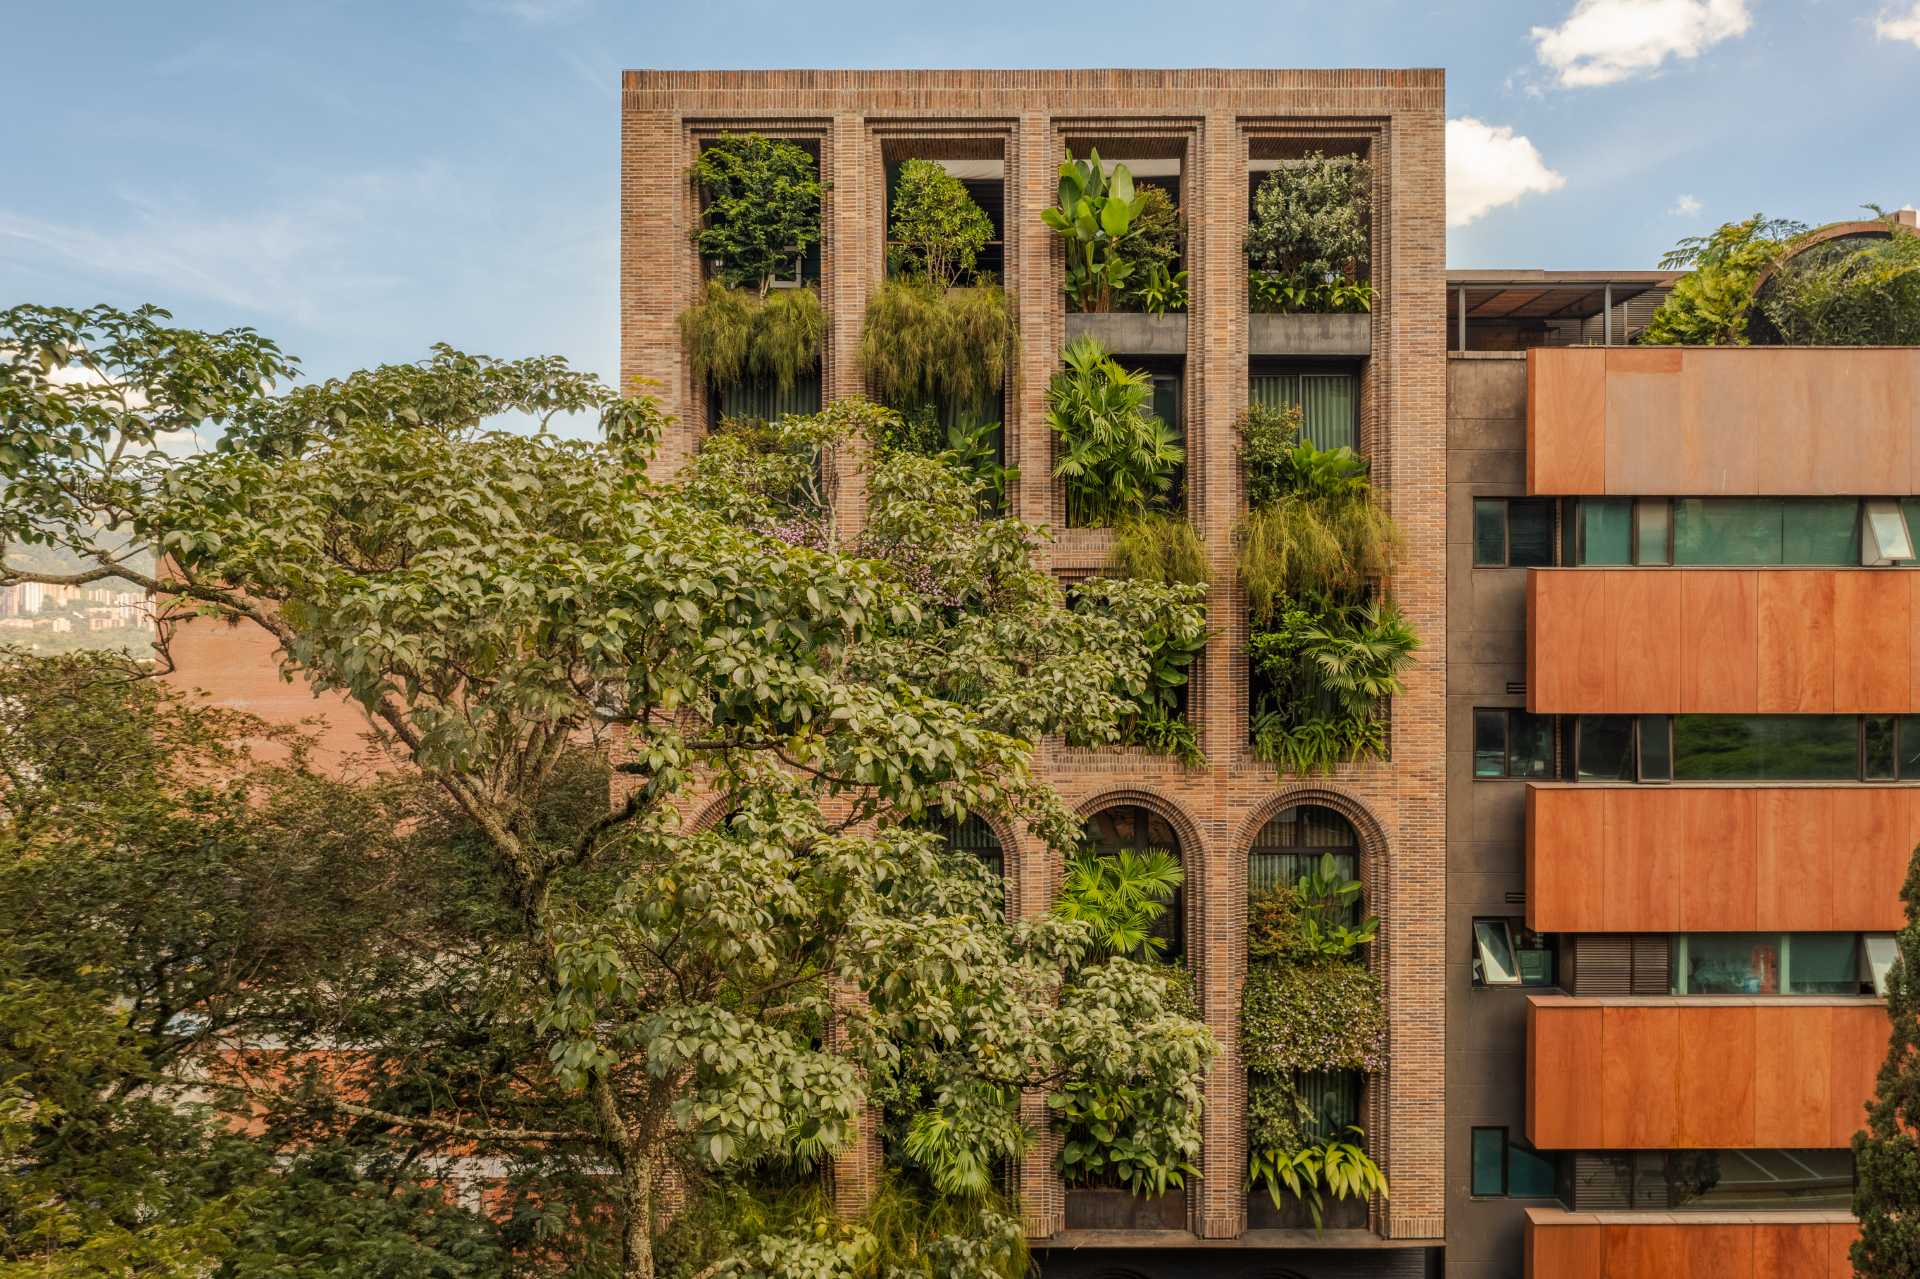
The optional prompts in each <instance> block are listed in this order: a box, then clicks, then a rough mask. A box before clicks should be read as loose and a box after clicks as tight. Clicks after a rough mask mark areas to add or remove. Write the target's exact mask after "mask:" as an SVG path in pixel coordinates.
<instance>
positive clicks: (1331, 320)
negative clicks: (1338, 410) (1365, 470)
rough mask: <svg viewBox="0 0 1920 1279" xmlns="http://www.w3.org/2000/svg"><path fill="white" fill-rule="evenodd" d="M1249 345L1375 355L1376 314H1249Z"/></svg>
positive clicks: (1259, 349)
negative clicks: (1374, 322) (1374, 315)
mask: <svg viewBox="0 0 1920 1279" xmlns="http://www.w3.org/2000/svg"><path fill="white" fill-rule="evenodd" d="M1068 319H1069V320H1071V319H1072V317H1071V316H1069V317H1068ZM1069 331H1071V330H1069ZM1247 349H1248V351H1249V352H1250V353H1251V354H1253V355H1371V354H1372V353H1373V317H1372V316H1371V315H1364V314H1362V315H1313V314H1305V313H1302V314H1295V315H1265V314H1254V315H1249V316H1248V317H1247Z"/></svg>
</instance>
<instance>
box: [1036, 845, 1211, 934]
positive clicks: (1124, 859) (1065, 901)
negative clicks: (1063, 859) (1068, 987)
mask: <svg viewBox="0 0 1920 1279" xmlns="http://www.w3.org/2000/svg"><path fill="white" fill-rule="evenodd" d="M1184 879H1185V875H1184V874H1183V872H1182V871H1181V869H1180V861H1179V859H1178V858H1176V857H1175V856H1174V855H1173V854H1172V853H1170V852H1168V851H1167V850H1166V849H1164V848H1148V849H1133V848H1123V849H1120V850H1119V851H1118V852H1114V853H1104V854H1103V853H1095V852H1079V853H1075V854H1074V855H1073V856H1072V857H1070V858H1068V859H1067V874H1066V879H1065V881H1064V882H1063V883H1062V885H1061V888H1060V897H1059V900H1057V901H1056V902H1055V903H1054V906H1053V913H1054V914H1055V915H1056V916H1057V917H1059V918H1061V919H1067V920H1072V921H1074V922H1075V923H1082V924H1086V925H1088V926H1089V927H1090V928H1091V929H1092V936H1093V948H1094V953H1095V954H1097V955H1101V956H1104V957H1107V958H1119V959H1152V958H1157V957H1158V956H1159V955H1160V954H1161V953H1162V952H1163V951H1164V950H1165V949H1166V945H1167V943H1166V940H1165V939H1164V938H1161V937H1158V936H1156V935H1155V933H1154V928H1155V926H1156V925H1157V924H1158V923H1159V922H1160V917H1161V916H1162V915H1165V914H1166V913H1167V906H1168V904H1169V903H1171V902H1172V901H1173V898H1174V894H1175V893H1177V892H1178V891H1179V889H1180V885H1181V883H1182V882H1183V880H1184Z"/></svg>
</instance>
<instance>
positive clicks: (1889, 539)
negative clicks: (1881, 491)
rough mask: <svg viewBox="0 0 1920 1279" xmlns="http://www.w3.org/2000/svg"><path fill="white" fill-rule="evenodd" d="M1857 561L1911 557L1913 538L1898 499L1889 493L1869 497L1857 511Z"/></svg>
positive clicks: (1880, 562) (1890, 560)
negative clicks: (1884, 495) (1858, 557)
mask: <svg viewBox="0 0 1920 1279" xmlns="http://www.w3.org/2000/svg"><path fill="white" fill-rule="evenodd" d="M1860 537H1861V546H1860V562H1861V563H1862V564H1891V563H1893V562H1894V561H1896V560H1899V561H1906V560H1911V559H1912V558H1913V538H1912V537H1911V536H1910V535H1909V533H1908V530H1907V518H1906V515H1905V514H1904V513H1903V512H1902V511H1901V509H1900V503H1899V502H1896V501H1894V500H1893V499H1892V498H1890V497H1870V498H1868V499H1867V500H1866V501H1865V502H1864V503H1863V504H1862V506H1861V512H1860Z"/></svg>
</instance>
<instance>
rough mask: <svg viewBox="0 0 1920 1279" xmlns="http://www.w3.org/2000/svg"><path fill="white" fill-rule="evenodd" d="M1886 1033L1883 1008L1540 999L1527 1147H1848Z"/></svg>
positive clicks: (1533, 1018) (1530, 1019)
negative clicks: (1529, 1145)
mask: <svg viewBox="0 0 1920 1279" xmlns="http://www.w3.org/2000/svg"><path fill="white" fill-rule="evenodd" d="M1888 1034H1889V1024H1888V1021H1887V1011H1886V1006H1885V1005H1884V1004H1883V1003H1881V1002H1880V1001H1878V1000H1863V999H1845V998H1839V997H1834V998H1826V997H1819V996H1809V997H1798V998H1796V997H1776V998H1763V999H1752V998H1736V997H1723V998H1712V997H1689V998H1680V997H1675V998H1665V999H1661V998H1642V999H1605V1000H1600V999H1573V998H1570V997H1568V996H1565V995H1535V996H1533V997H1531V998H1529V1000H1528V1001H1527V1049H1528V1051H1527V1139H1528V1140H1529V1141H1531V1142H1532V1143H1533V1144H1534V1145H1536V1146H1538V1147H1540V1148H1541V1149H1543V1150H1711V1149H1741V1148H1749V1149H1752V1148H1760V1149H1766V1148H1776V1147H1777V1148H1785V1149H1799V1148H1820V1147H1839V1146H1844V1145H1846V1144H1847V1143H1848V1142H1849V1141H1851V1140H1852V1137H1853V1134H1854V1132H1855V1130H1857V1129H1858V1128H1860V1127H1861V1126H1862V1125H1863V1124H1864V1122H1865V1115H1864V1113H1863V1111H1864V1107H1865V1105H1866V1102H1867V1100H1868V1098H1870V1097H1871V1096H1872V1094H1873V1082H1874V1075H1875V1073H1876V1071H1877V1070H1878V1069H1879V1065H1880V1062H1881V1060H1882V1059H1883V1058H1884V1057H1885V1056H1886V1048H1887V1038H1888ZM1596 1083H1597V1085H1598V1086H1597V1087H1596Z"/></svg>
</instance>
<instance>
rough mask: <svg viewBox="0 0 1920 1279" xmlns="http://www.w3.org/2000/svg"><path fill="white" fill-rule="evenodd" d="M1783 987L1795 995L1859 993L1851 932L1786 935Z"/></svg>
mask: <svg viewBox="0 0 1920 1279" xmlns="http://www.w3.org/2000/svg"><path fill="white" fill-rule="evenodd" d="M1787 989H1788V990H1789V991H1791V992H1792V993H1793V994H1796V995H1857V994H1859V993H1860V943H1859V938H1858V937H1856V936H1855V935H1854V934H1852V933H1794V934H1793V935H1792V936H1790V937H1788V938H1787Z"/></svg>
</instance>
